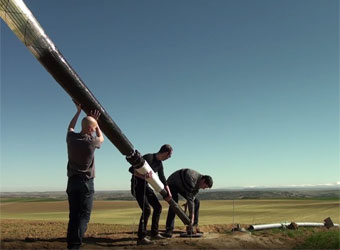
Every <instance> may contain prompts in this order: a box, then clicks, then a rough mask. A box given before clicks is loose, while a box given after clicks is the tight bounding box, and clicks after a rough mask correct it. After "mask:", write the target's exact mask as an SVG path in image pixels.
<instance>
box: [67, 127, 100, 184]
mask: <svg viewBox="0 0 340 250" xmlns="http://www.w3.org/2000/svg"><path fill="white" fill-rule="evenodd" d="M66 142H67V152H68V163H67V176H68V177H71V176H74V175H80V176H83V177H86V178H88V179H90V178H94V177H95V164H94V151H95V149H96V148H100V145H101V142H100V141H99V138H98V137H93V136H90V135H87V134H81V133H75V132H72V131H70V132H68V133H67V136H66Z"/></svg>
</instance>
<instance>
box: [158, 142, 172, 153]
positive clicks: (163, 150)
mask: <svg viewBox="0 0 340 250" xmlns="http://www.w3.org/2000/svg"><path fill="white" fill-rule="evenodd" d="M171 151H172V147H171V146H170V145H169V144H164V145H163V146H162V147H161V148H160V149H159V151H158V153H169V152H171Z"/></svg>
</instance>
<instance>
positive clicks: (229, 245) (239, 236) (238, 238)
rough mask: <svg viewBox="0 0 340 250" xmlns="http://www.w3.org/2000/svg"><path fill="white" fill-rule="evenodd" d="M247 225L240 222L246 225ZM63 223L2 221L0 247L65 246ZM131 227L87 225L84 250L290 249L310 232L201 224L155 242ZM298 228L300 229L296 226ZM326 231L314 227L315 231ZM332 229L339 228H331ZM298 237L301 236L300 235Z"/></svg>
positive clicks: (64, 225) (37, 247)
mask: <svg viewBox="0 0 340 250" xmlns="http://www.w3.org/2000/svg"><path fill="white" fill-rule="evenodd" d="M247 226H248V225H241V227H243V228H247ZM66 227H67V225H66V223H62V222H27V221H22V222H20V221H13V220H1V249H65V248H66V239H65V232H66ZM131 229H132V228H131V226H121V225H110V224H90V225H89V229H88V231H87V234H86V238H85V239H84V244H83V247H82V248H83V249H171V250H175V249H292V248H293V247H294V246H296V245H297V244H298V243H301V242H302V241H303V240H304V238H305V237H306V236H307V235H308V234H309V233H312V232H311V231H306V232H302V233H301V234H298V236H299V237H295V236H292V235H291V234H289V233H287V231H288V230H287V229H286V230H283V231H282V232H280V231H276V232H274V231H270V230H266V231H256V232H249V231H247V230H246V232H232V231H231V229H232V225H211V226H202V227H201V230H202V231H204V234H203V236H202V237H201V238H183V237H180V233H182V232H183V231H181V230H180V229H178V230H176V231H175V234H174V236H173V238H171V239H164V240H158V241H156V242H155V244H154V245H147V246H140V245H138V246H137V244H136V240H137V238H136V237H137V235H136V232H135V230H133V229H132V230H131ZM299 230H300V229H299ZM315 230H317V231H321V230H328V229H326V228H317V229H314V230H313V231H314V232H315ZM334 230H339V229H338V228H337V229H334ZM300 236H301V237H300Z"/></svg>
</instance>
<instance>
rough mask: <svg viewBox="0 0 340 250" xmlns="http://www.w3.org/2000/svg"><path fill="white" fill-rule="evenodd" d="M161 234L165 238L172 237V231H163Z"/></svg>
mask: <svg viewBox="0 0 340 250" xmlns="http://www.w3.org/2000/svg"><path fill="white" fill-rule="evenodd" d="M162 236H163V237H165V238H171V237H172V232H171V231H165V232H164V233H162Z"/></svg>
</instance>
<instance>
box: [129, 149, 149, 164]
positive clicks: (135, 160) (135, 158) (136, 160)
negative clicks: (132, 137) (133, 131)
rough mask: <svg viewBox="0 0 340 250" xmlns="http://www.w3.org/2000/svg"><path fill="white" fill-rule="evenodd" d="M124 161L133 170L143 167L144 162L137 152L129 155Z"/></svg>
mask: <svg viewBox="0 0 340 250" xmlns="http://www.w3.org/2000/svg"><path fill="white" fill-rule="evenodd" d="M126 160H127V161H128V162H129V163H130V164H131V165H132V166H133V167H134V168H140V167H141V166H143V165H144V163H145V160H144V159H143V157H142V155H141V154H140V153H139V152H138V150H135V152H133V154H132V155H129V156H127V157H126Z"/></svg>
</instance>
